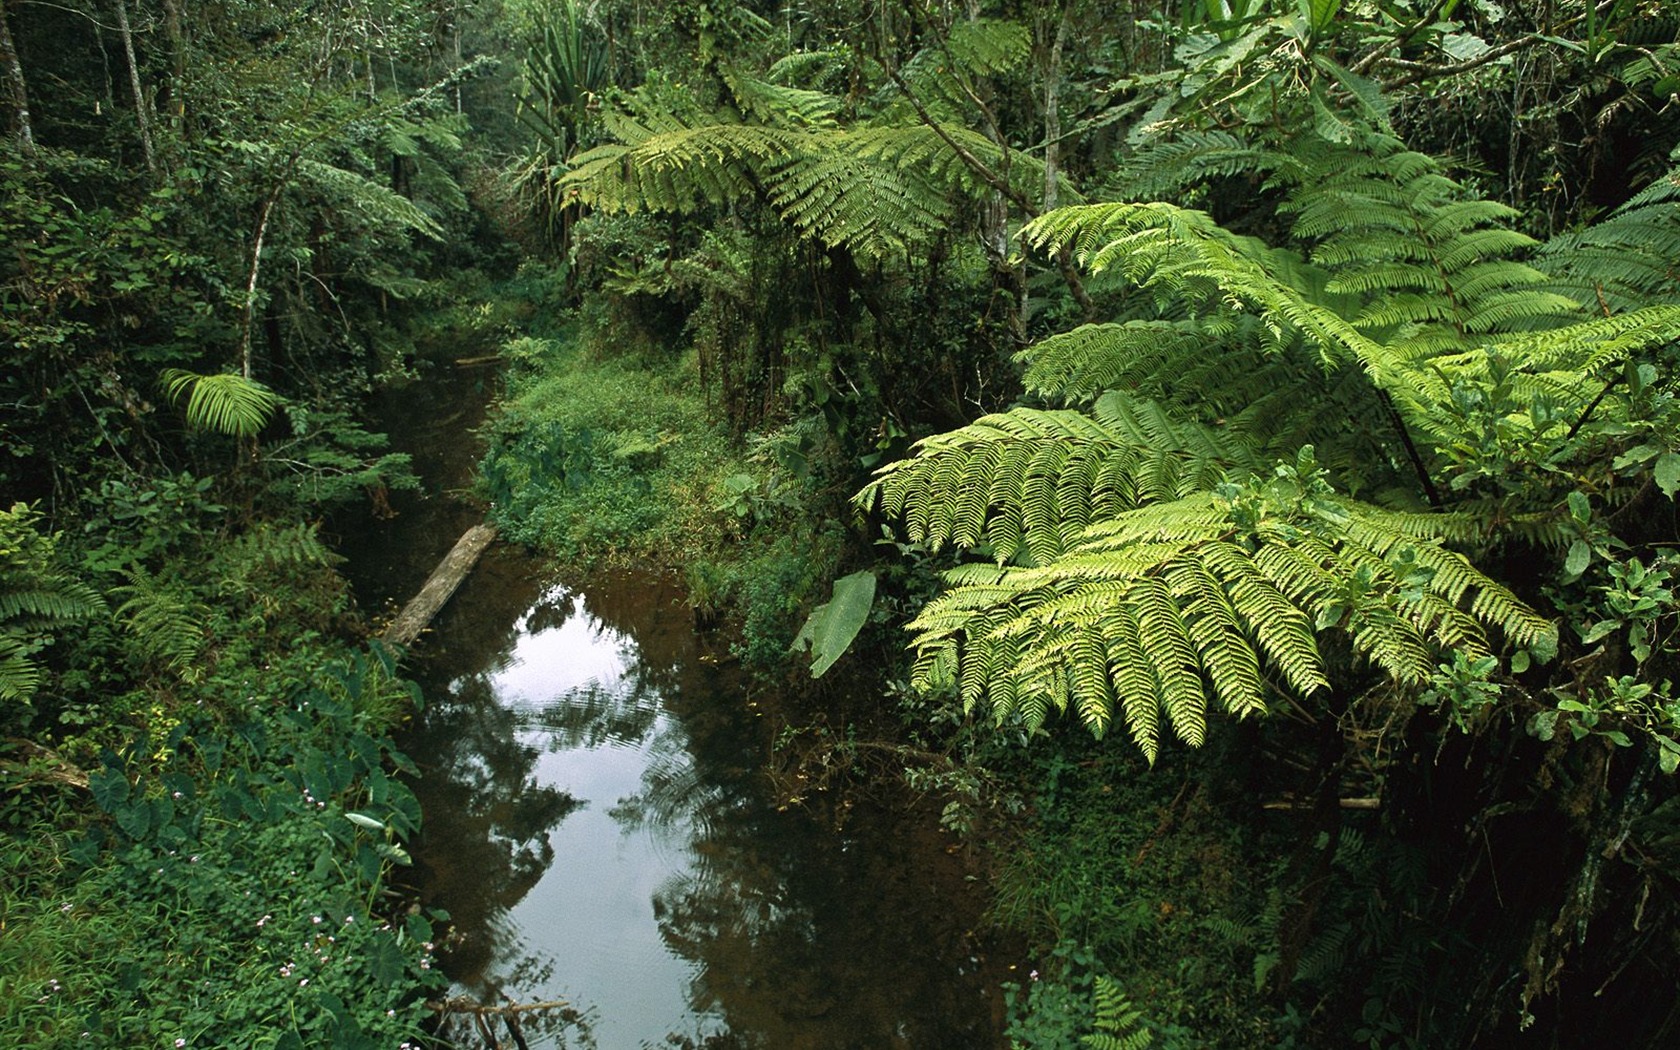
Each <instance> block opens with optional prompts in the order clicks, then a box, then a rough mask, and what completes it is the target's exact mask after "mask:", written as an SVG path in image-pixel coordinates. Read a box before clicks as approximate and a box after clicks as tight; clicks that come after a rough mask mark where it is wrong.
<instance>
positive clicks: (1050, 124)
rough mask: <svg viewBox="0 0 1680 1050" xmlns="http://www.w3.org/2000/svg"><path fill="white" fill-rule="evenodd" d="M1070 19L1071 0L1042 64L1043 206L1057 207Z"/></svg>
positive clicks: (1048, 209) (1071, 15)
mask: <svg viewBox="0 0 1680 1050" xmlns="http://www.w3.org/2000/svg"><path fill="white" fill-rule="evenodd" d="M1072 19H1073V5H1072V3H1071V2H1070V3H1069V4H1068V5H1067V6H1065V7H1063V8H1062V17H1061V21H1060V22H1059V23H1058V24H1057V26H1056V39H1055V40H1054V41H1053V42H1052V43H1051V45H1050V58H1049V60H1048V61H1047V62H1046V63H1045V66H1044V210H1045V211H1054V210H1055V209H1056V177H1057V171H1058V168H1059V166H1060V163H1061V147H1062V105H1061V94H1062V51H1063V49H1064V48H1065V47H1066V46H1067V35H1068V23H1069V22H1070V21H1072Z"/></svg>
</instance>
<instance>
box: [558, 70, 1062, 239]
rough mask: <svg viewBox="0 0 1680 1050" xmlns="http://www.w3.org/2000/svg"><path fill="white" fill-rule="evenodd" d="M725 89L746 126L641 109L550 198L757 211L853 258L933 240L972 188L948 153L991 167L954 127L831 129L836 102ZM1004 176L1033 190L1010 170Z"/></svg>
mask: <svg viewBox="0 0 1680 1050" xmlns="http://www.w3.org/2000/svg"><path fill="white" fill-rule="evenodd" d="M730 83H731V84H732V86H733V88H734V89H735V91H736V97H737V101H738V104H739V105H740V107H741V110H742V112H743V113H744V114H746V119H741V118H738V117H736V116H734V115H731V114H727V113H717V114H711V115H709V116H707V117H704V118H702V119H700V120H696V121H689V120H685V119H683V118H680V117H679V116H678V115H677V114H675V113H673V112H671V111H670V110H669V109H668V108H664V107H661V106H658V105H656V104H654V103H652V102H650V101H648V100H643V101H642V102H641V103H640V104H639V105H637V106H635V107H634V108H633V110H632V109H627V110H620V111H618V112H616V113H614V114H612V115H610V116H608V117H606V118H605V119H604V123H605V124H606V126H607V127H608V129H609V130H610V131H611V132H612V133H613V135H614V136H615V137H616V138H618V139H619V140H620V141H619V142H616V143H611V144H608V145H604V146H599V147H596V148H595V149H592V150H589V151H587V152H585V153H582V154H579V155H578V156H577V157H576V158H574V160H573V163H572V170H571V171H569V172H568V173H567V174H566V175H565V176H563V177H562V179H561V180H560V182H559V186H558V191H559V192H560V193H561V194H562V195H563V196H565V197H566V198H567V199H575V200H577V201H580V202H581V203H584V204H587V205H589V206H590V207H593V208H598V209H600V210H603V211H621V212H632V213H633V212H638V211H669V212H679V213H686V212H693V211H695V210H697V209H699V208H702V207H707V206H721V205H727V204H732V203H735V202H739V201H743V200H750V199H763V200H764V201H765V202H766V203H768V204H769V205H770V206H771V207H772V208H773V209H774V210H775V211H776V213H777V214H778V215H779V216H781V218H782V219H784V220H785V221H787V222H788V223H789V224H790V225H791V226H792V227H794V228H795V229H796V230H798V231H799V232H800V233H801V234H802V235H803V236H807V237H811V238H814V239H817V240H819V241H822V242H823V243H826V244H830V245H837V246H843V247H846V248H848V249H851V250H853V251H856V252H859V253H860V254H864V255H871V256H881V255H886V254H888V253H892V252H897V251H902V250H903V249H904V248H905V247H906V246H908V245H911V244H915V243H918V242H920V241H923V240H926V239H927V238H929V237H931V236H932V235H933V234H934V233H935V232H937V231H939V230H941V229H943V228H944V227H945V225H946V223H947V221H948V219H949V216H950V214H951V203H952V194H953V193H972V192H975V191H976V190H977V189H978V188H979V183H978V181H977V177H976V175H975V173H974V171H973V169H972V168H971V167H970V166H969V165H968V164H966V163H965V162H964V161H963V160H962V159H961V158H960V157H959V155H958V154H957V153H956V151H955V150H954V149H953V148H952V143H956V144H957V145H958V146H959V147H960V148H961V149H963V150H965V151H967V152H968V153H969V154H970V155H972V156H974V157H977V158H979V159H980V160H981V161H983V162H984V163H987V164H991V165H999V166H1001V160H1002V150H1001V148H1000V147H999V146H998V145H997V144H996V143H995V142H993V141H991V140H990V139H988V138H986V137H985V136H984V135H980V134H978V133H976V132H973V131H971V130H969V129H967V128H963V127H960V126H950V127H941V128H939V129H934V128H930V127H926V126H923V125H915V126H897V125H886V126H874V125H870V124H866V123H859V124H855V125H851V126H846V127H840V126H837V125H836V124H835V122H834V120H833V119H832V116H833V113H834V112H835V110H836V109H837V106H838V100H837V99H834V98H832V96H827V95H823V94H822V93H820V92H814V91H805V90H802V89H795V88H788V87H782V86H780V85H775V84H771V83H769V82H767V81H763V80H757V79H753V78H750V77H746V76H743V75H733V76H732V77H731V79H730ZM1010 171H1011V176H1012V178H1015V179H1017V180H1019V183H1020V185H1021V186H1023V187H1026V186H1032V185H1034V184H1035V183H1034V181H1033V180H1035V179H1036V180H1037V181H1038V182H1039V183H1042V180H1043V166H1042V164H1040V163H1035V162H1033V161H1031V160H1028V159H1026V158H1018V160H1017V163H1015V164H1013V165H1011V166H1010Z"/></svg>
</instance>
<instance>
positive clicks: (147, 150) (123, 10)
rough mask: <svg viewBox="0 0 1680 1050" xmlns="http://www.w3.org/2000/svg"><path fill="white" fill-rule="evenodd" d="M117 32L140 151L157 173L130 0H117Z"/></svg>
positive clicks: (149, 116)
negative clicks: (125, 62)
mask: <svg viewBox="0 0 1680 1050" xmlns="http://www.w3.org/2000/svg"><path fill="white" fill-rule="evenodd" d="M113 6H114V7H115V8H116V13H117V34H118V35H119V36H121V37H122V45H123V54H124V55H126V56H127V57H128V86H129V87H130V88H131V89H133V91H134V119H135V120H137V121H138V122H139V124H140V153H141V155H142V156H143V157H145V158H146V170H147V171H149V172H152V173H154V174H156V172H157V154H156V153H155V152H154V151H153V150H152V118H151V107H150V106H148V105H147V104H146V92H145V90H144V89H143V88H141V86H140V65H139V63H137V62H136V61H135V60H134V34H133V33H132V32H131V31H130V30H129V28H128V0H116V2H115V4H114V5H113Z"/></svg>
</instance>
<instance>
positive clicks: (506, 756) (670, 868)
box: [342, 374, 1001, 1050]
mask: <svg viewBox="0 0 1680 1050" xmlns="http://www.w3.org/2000/svg"><path fill="white" fill-rule="evenodd" d="M479 378H480V376H478V375H468V376H462V375H460V374H446V375H442V376H440V377H438V378H437V379H433V380H429V381H424V382H419V383H414V384H411V385H410V386H409V387H407V388H405V389H403V390H400V391H395V392H392V393H388V394H387V395H385V396H384V399H383V401H382V403H381V404H380V405H379V407H378V412H379V415H380V416H381V417H382V419H383V423H384V425H386V426H387V427H388V428H389V430H390V432H391V434H392V438H393V444H394V445H395V447H397V448H398V449H401V450H404V451H408V452H410V453H411V454H413V455H414V456H415V461H416V467H417V469H418V471H419V472H420V473H421V474H422V476H423V478H424V480H425V487H424V493H423V495H421V496H418V497H417V496H413V495H408V494H399V496H398V498H394V499H393V501H392V502H393V506H394V507H395V508H396V510H397V511H398V514H397V516H396V517H395V518H392V519H390V520H387V521H367V522H362V523H359V524H357V525H355V526H352V527H346V528H344V529H343V530H342V531H344V532H345V533H346V535H345V536H344V537H343V538H344V543H345V547H346V549H347V552H348V553H349V554H350V556H351V575H352V579H353V581H354V582H355V584H356V587H357V590H358V594H359V596H360V598H361V600H362V602H363V604H364V605H366V606H368V607H370V608H375V609H378V608H388V607H390V606H391V605H392V604H393V603H395V602H398V601H401V600H405V599H406V597H407V596H409V595H411V594H412V593H413V592H414V591H415V590H417V589H418V587H419V585H420V583H421V582H423V580H424V578H425V575H426V573H427V572H428V571H429V569H430V568H431V566H432V564H434V563H435V561H436V560H437V559H438V558H440V557H441V556H442V554H443V553H444V552H445V551H447V549H448V548H449V546H450V545H451V544H452V543H453V542H454V540H455V538H456V537H457V536H458V535H459V533H460V532H461V531H463V530H464V529H465V528H466V527H467V526H468V525H470V524H472V523H473V522H474V521H476V520H477V518H476V511H475V510H474V509H473V508H472V507H471V506H470V505H468V504H467V503H466V502H465V501H464V500H462V499H459V498H456V497H457V496H458V495H459V493H460V491H461V490H462V489H463V488H464V486H465V485H466V483H467V481H468V479H469V478H470V472H471V466H472V463H473V461H474V459H475V457H476V454H477V453H476V442H475V440H474V439H473V436H472V428H473V426H474V425H476V423H477V421H478V419H479V418H480V417H481V415H482V412H483V405H484V403H485V402H486V400H487V399H488V396H489V390H488V389H487V388H486V387H484V386H483V385H482V384H480V383H479V382H478V380H479ZM482 378H483V379H484V380H488V379H489V378H490V377H489V376H483V377H482ZM407 669H408V671H409V673H410V674H412V675H413V677H415V678H416V680H417V681H419V682H420V684H421V687H422V689H423V691H424V694H425V696H426V698H427V700H426V706H425V709H424V711H423V713H422V714H421V715H420V717H419V718H418V719H417V721H416V723H415V724H414V726H413V727H412V729H411V731H410V732H409V734H408V735H407V739H406V740H405V741H404V747H405V750H406V751H407V752H408V754H409V755H410V757H412V758H413V759H414V760H415V761H416V763H417V764H418V765H419V766H420V768H421V771H422V775H421V778H420V780H419V782H418V784H417V785H416V790H417V792H418V794H419V795H420V799H421V804H422V806H423V808H424V812H425V830H424V832H423V834H422V837H421V839H420V841H419V842H418V843H416V844H415V851H414V852H415V855H416V859H417V866H416V869H415V876H416V879H417V882H418V886H417V889H418V892H419V893H420V895H421V898H422V900H423V902H424V903H425V904H427V905H428V906H431V907H436V908H442V909H445V910H447V911H448V912H449V913H450V915H451V917H452V925H453V933H452V935H451V938H450V940H449V942H448V945H447V948H446V950H445V952H444V955H443V958H442V964H443V966H444V967H445V970H446V972H447V973H448V975H449V976H450V978H451V979H452V980H453V981H454V982H455V984H456V986H457V989H458V990H460V991H464V992H467V993H471V994H475V995H479V996H482V997H484V998H486V999H488V1000H499V999H500V998H501V997H503V996H508V997H512V998H514V999H517V1000H520V1001H523V1002H532V1001H539V1000H564V1001H566V1002H567V1003H569V1004H571V1006H572V1007H573V1008H574V1009H575V1010H576V1011H577V1016H576V1019H574V1020H569V1021H563V1020H562V1019H560V1018H559V1017H558V1016H554V1015H551V1016H549V1017H547V1019H542V1018H538V1017H536V1016H531V1017H528V1018H527V1020H526V1022H525V1025H524V1034H525V1036H526V1037H527V1039H528V1040H529V1041H530V1043H531V1045H532V1046H533V1047H541V1046H546V1047H588V1046H593V1047H598V1048H599V1050H640V1048H643V1047H711V1048H716V1050H725V1048H730V1050H733V1048H747V1047H752V1048H759V1047H764V1048H776V1050H852V1048H858V1050H863V1048H871V1050H874V1048H890V1047H901V1048H917V1050H921V1048H932V1050H939V1048H947V1047H949V1048H965V1050H966V1048H980V1050H985V1048H990V1047H996V1046H999V1045H1000V1042H1001V1041H1000V1038H999V1036H998V1026H999V1025H998V1015H999V1012H1000V1007H999V1003H998V995H999V993H998V992H997V991H996V989H995V985H996V981H997V976H998V975H997V972H996V969H995V966H994V965H993V964H992V963H991V962H990V961H988V960H987V959H985V957H984V956H985V952H984V949H983V947H982V940H983V939H982V938H981V937H980V936H979V935H977V934H976V933H975V932H974V931H975V929H976V928H977V926H978V925H979V923H980V918H979V910H980V907H981V905H982V901H981V899H980V894H979V893H978V891H977V887H976V886H975V885H974V884H973V883H972V882H970V881H968V880H967V878H966V876H965V873H964V870H963V868H962V865H961V863H960V860H959V859H958V858H956V857H954V856H952V855H951V852H950V850H949V848H948V847H949V840H948V839H947V838H945V837H944V836H943V835H942V834H941V833H940V832H939V831H938V829H937V827H935V826H933V819H932V816H931V815H930V813H929V812H927V810H926V809H925V808H920V809H917V808H912V809H899V808H891V807H881V806H874V805H871V804H869V803H867V802H865V803H861V804H860V805H858V806H857V807H856V808H852V809H848V810H846V812H847V814H848V819H846V820H844V821H843V822H837V821H835V820H834V819H833V812H834V810H833V809H829V810H827V811H825V812H821V813H819V812H813V811H810V810H807V809H805V808H802V807H790V808H783V807H780V806H778V805H777V800H776V798H775V796H774V793H773V791H772V790H771V788H770V785H769V783H768V782H767V780H766V778H765V776H764V774H763V772H762V770H763V766H764V763H765V761H766V759H767V758H768V756H769V755H770V751H771V748H772V747H773V742H774V737H775V734H776V731H777V729H778V728H779V726H780V724H782V723H783V722H785V721H789V720H791V721H795V722H797V721H798V720H799V719H800V717H801V712H800V710H799V705H800V702H801V701H800V699H799V698H797V697H792V698H789V697H766V696H762V695H759V696H749V695H748V690H749V686H748V683H747V682H746V681H745V680H744V679H743V677H742V676H741V675H740V674H739V672H738V671H736V670H735V669H734V668H733V666H732V665H731V663H730V661H729V659H728V653H727V643H726V642H724V641H722V640H721V639H720V638H719V637H718V636H716V635H712V634H706V633H698V632H696V631H695V630H694V629H693V626H692V620H691V617H690V615H689V612H688V610H687V608H686V607H685V605H684V603H683V601H682V595H681V594H680V593H679V591H678V590H677V589H676V588H675V587H674V586H673V585H672V583H671V582H670V580H669V579H668V578H665V577H662V576H659V575H656V574H651V573H618V574H610V575H597V576H595V577H593V578H589V579H584V580H577V579H568V578H566V577H565V576H564V575H563V574H559V575H557V574H556V573H554V572H553V571H551V570H549V569H546V568H545V567H544V566H543V565H542V563H541V562H539V561H538V560H537V559H535V558H533V557H532V556H530V555H529V554H527V553H526V552H524V551H522V550H519V549H517V548H515V547H512V546H510V545H507V544H498V545H497V546H495V547H493V548H492V549H491V550H490V551H489V552H488V553H487V554H486V556H485V559H484V561H483V562H481V564H480V565H479V567H478V569H477V570H475V572H474V573H473V575H472V576H471V577H469V578H468V580H467V581H466V583H465V584H463V586H462V588H461V590H460V592H458V593H457V595H456V597H455V598H454V599H453V600H452V601H451V602H450V604H449V605H448V606H446V607H445V609H444V610H443V612H442V613H441V614H440V615H439V617H438V619H437V620H436V621H435V622H434V624H433V627H432V629H431V631H430V632H428V634H427V635H426V636H425V637H424V638H423V639H422V641H421V643H420V644H419V645H418V646H417V647H416V651H415V653H414V654H413V655H412V657H411V658H410V661H409V663H408V664H407ZM807 717H808V713H807ZM837 825H838V826H837Z"/></svg>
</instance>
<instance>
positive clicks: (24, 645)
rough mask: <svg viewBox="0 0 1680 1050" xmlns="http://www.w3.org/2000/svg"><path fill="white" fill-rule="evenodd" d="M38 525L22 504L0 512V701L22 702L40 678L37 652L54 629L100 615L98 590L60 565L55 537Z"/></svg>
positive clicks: (102, 603)
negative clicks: (44, 531)
mask: <svg viewBox="0 0 1680 1050" xmlns="http://www.w3.org/2000/svg"><path fill="white" fill-rule="evenodd" d="M40 521H41V519H40V515H39V514H37V513H36V512H35V511H34V510H33V509H31V508H30V507H29V506H28V505H27V504H23V503H14V504H13V505H12V507H11V509H10V510H7V511H0V700H7V701H27V700H28V699H29V698H30V697H31V696H32V695H34V693H35V692H36V690H38V689H39V688H40V685H41V680H42V671H41V668H40V665H39V664H37V663H36V661H35V656H36V654H38V653H40V652H41V651H42V650H43V649H45V648H46V647H47V646H48V645H49V644H51V642H52V640H53V637H54V634H55V633H56V632H57V631H58V630H60V629H62V628H64V627H67V626H69V625H71V624H75V623H79V622H82V621H86V620H89V619H92V618H94V617H96V616H99V615H101V614H103V613H104V611H105V600H104V599H103V598H102V597H101V596H100V594H99V592H97V591H95V590H94V589H93V588H92V587H89V586H88V585H87V584H85V583H83V582H81V581H80V580H78V579H76V578H75V577H74V576H73V575H71V574H70V573H69V572H68V571H66V570H65V568H64V567H63V566H62V565H60V564H59V557H58V551H57V537H56V536H53V535H51V534H47V533H43V532H41V531H40Z"/></svg>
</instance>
